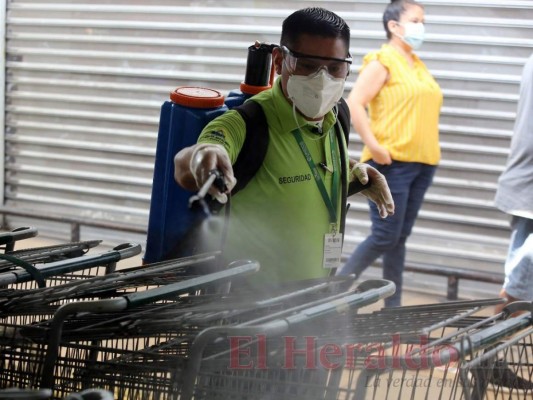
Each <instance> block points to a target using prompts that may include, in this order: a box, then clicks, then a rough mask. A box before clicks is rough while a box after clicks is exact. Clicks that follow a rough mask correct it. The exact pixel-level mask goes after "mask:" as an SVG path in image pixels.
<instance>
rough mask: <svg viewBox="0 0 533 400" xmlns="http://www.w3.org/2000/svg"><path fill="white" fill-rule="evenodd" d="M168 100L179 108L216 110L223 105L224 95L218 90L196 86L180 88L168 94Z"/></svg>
mask: <svg viewBox="0 0 533 400" xmlns="http://www.w3.org/2000/svg"><path fill="white" fill-rule="evenodd" d="M170 100H172V102H173V103H176V104H179V105H180V106H185V107H192V108H216V107H220V106H223V105H224V95H222V93H220V92H219V91H218V90H214V89H208V88H203V87H198V86H180V87H178V88H176V89H175V90H174V91H172V92H170Z"/></svg>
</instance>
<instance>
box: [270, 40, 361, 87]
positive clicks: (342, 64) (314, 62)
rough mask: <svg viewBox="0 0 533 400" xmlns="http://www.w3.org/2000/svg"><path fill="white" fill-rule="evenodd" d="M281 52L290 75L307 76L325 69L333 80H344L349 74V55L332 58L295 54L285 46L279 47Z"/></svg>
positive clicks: (350, 58) (350, 60)
mask: <svg viewBox="0 0 533 400" xmlns="http://www.w3.org/2000/svg"><path fill="white" fill-rule="evenodd" d="M281 50H282V51H283V56H284V57H283V58H284V60H285V65H286V66H287V69H288V70H289V73H290V74H293V75H305V76H309V75H313V74H315V73H317V72H318V71H320V70H321V69H325V70H326V71H327V72H328V74H330V75H331V76H333V77H334V78H343V79H344V78H346V77H347V76H348V74H349V73H350V64H351V63H352V57H351V56H350V55H349V54H348V57H346V58H334V57H321V56H312V55H309V54H303V53H297V52H294V51H291V50H289V49H288V48H287V47H286V46H281Z"/></svg>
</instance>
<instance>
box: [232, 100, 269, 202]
mask: <svg viewBox="0 0 533 400" xmlns="http://www.w3.org/2000/svg"><path fill="white" fill-rule="evenodd" d="M233 109H234V110H236V111H237V112H238V113H239V114H240V115H241V117H242V119H243V120H244V122H245V124H246V137H245V138H244V143H243V145H242V148H241V151H240V152H239V155H238V157H237V160H236V161H235V164H233V174H234V175H235V178H236V179H237V185H235V187H234V188H233V190H232V191H231V194H232V195H233V196H234V195H235V194H236V193H237V192H238V191H239V190H241V189H243V188H244V187H245V186H246V185H247V184H248V182H250V180H251V179H252V178H253V177H254V176H255V174H256V173H257V171H258V170H259V168H261V165H263V160H264V159H265V156H266V152H267V149H268V142H269V135H268V123H267V120H266V116H265V113H264V111H263V108H262V107H261V105H259V103H257V102H255V101H253V100H248V101H246V102H245V103H244V104H242V105H240V106H237V107H235V108H233Z"/></svg>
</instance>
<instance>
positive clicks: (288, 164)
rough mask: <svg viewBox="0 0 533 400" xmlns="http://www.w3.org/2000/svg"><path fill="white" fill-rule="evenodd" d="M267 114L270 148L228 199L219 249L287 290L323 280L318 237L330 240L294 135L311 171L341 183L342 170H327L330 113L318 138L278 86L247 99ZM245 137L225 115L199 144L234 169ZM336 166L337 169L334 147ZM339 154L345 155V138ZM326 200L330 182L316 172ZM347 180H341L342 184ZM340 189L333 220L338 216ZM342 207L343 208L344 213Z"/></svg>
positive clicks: (236, 119) (234, 116)
mask: <svg viewBox="0 0 533 400" xmlns="http://www.w3.org/2000/svg"><path fill="white" fill-rule="evenodd" d="M253 100H254V101H256V102H258V103H259V104H260V105H261V106H262V108H263V111H264V112H265V116H266V119H267V122H268V126H269V135H270V139H269V140H270V141H269V146H268V150H267V153H266V156H265V159H264V162H263V164H262V166H261V168H260V169H259V171H258V172H257V173H256V175H255V176H254V178H253V179H252V180H251V181H250V182H249V183H248V185H247V186H246V187H245V188H244V189H243V190H241V191H240V192H239V193H237V194H236V195H235V196H234V197H232V198H231V217H230V221H229V228H228V235H227V239H226V243H225V247H224V256H225V258H226V260H237V259H254V260H257V261H259V263H260V265H261V270H260V272H259V273H258V275H257V276H255V277H254V279H255V280H256V281H262V282H274V283H275V282H287V281H294V280H301V279H311V278H318V277H322V276H326V275H327V274H328V273H329V270H327V269H324V268H323V255H324V235H325V234H326V233H329V232H331V224H330V214H329V213H328V208H327V207H326V205H325V202H324V199H323V197H322V195H321V194H320V191H319V189H318V187H317V183H316V181H315V179H314V177H313V174H312V171H311V168H310V166H309V164H308V162H307V161H306V159H305V157H304V155H303V153H302V150H301V149H300V147H299V145H298V142H297V140H296V139H295V137H294V135H293V133H292V131H293V130H295V129H296V128H297V127H298V126H300V127H301V128H300V131H301V133H302V136H303V140H304V142H305V145H306V146H307V148H308V149H309V153H310V154H311V157H312V160H313V162H314V163H315V164H316V165H319V163H325V164H326V165H327V167H328V169H330V170H332V169H333V168H335V171H337V174H338V175H339V176H340V175H341V173H340V165H336V166H333V161H332V157H331V151H330V138H329V136H328V135H334V136H335V128H334V124H335V120H336V118H335V115H334V113H333V112H330V113H328V114H327V115H326V116H325V118H324V122H323V132H326V134H317V133H316V131H315V132H312V129H311V126H310V125H309V124H308V123H307V121H306V120H305V119H304V118H303V117H301V116H300V115H299V114H298V113H296V116H295V114H294V112H293V108H292V105H291V104H290V103H289V102H288V101H287V99H286V98H285V96H284V95H283V92H282V89H281V80H280V79H279V78H278V80H277V81H276V83H275V85H274V87H273V88H272V89H271V90H266V91H264V92H262V93H260V94H258V95H256V96H254V97H253ZM245 135H246V129H245V123H244V121H243V119H242V118H241V116H240V115H239V114H238V113H237V112H236V111H229V112H226V113H225V114H223V115H222V116H220V117H218V118H217V119H215V120H213V121H212V122H210V123H209V124H208V125H207V126H206V127H205V128H204V130H203V131H202V133H201V135H200V138H199V140H198V141H199V142H201V143H218V144H222V145H224V147H225V148H226V150H227V151H228V154H229V156H230V158H231V161H232V163H234V162H235V160H236V159H237V156H238V154H239V151H240V149H241V147H242V144H243V142H244V138H245ZM335 144H336V145H335V148H334V151H335V152H336V159H337V160H338V162H345V163H346V166H347V164H348V160H347V159H346V160H342V161H339V159H340V157H339V151H338V144H337V139H335ZM341 146H344V148H346V143H345V141H344V138H343V139H342V143H341ZM318 170H319V174H320V175H321V177H322V179H323V181H324V184H325V187H326V189H327V192H328V195H329V197H330V198H331V190H332V183H333V179H332V174H331V173H330V172H328V171H326V170H325V169H324V168H322V167H320V166H319V167H318ZM345 179H347V178H346V177H345ZM340 191H341V185H340V181H339V185H338V194H337V199H338V201H337V204H336V205H335V206H336V207H335V208H336V210H335V211H336V215H337V226H338V224H339V222H340V214H341V208H340V207H341V204H340V202H341V197H342V196H341V194H340ZM344 206H345V205H344V204H343V205H342V207H344Z"/></svg>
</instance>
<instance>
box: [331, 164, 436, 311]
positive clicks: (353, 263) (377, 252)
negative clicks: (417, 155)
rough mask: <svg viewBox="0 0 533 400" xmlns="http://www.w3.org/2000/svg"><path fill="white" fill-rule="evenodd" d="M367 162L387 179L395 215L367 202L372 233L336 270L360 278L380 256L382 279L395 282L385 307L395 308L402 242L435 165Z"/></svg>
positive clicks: (402, 261) (399, 290)
mask: <svg viewBox="0 0 533 400" xmlns="http://www.w3.org/2000/svg"><path fill="white" fill-rule="evenodd" d="M368 164H369V165H371V166H373V167H375V168H376V169H378V170H379V171H380V172H381V173H382V174H383V175H385V177H386V178H387V183H388V184H389V188H390V190H391V193H392V197H393V199H394V205H395V211H394V215H393V216H389V217H387V218H385V219H382V218H381V217H380V216H379V212H378V210H377V207H376V206H375V204H374V203H372V202H371V201H369V202H368V203H369V205H370V218H371V221H372V229H371V233H370V235H369V236H368V237H367V238H366V239H365V240H364V241H363V242H362V243H361V244H360V245H359V246H358V247H357V249H356V250H355V251H354V252H353V253H352V255H351V256H350V258H349V259H348V261H347V262H346V264H345V265H344V266H343V267H341V268H340V269H339V271H337V275H349V274H356V276H357V277H359V276H361V273H362V272H363V271H364V270H365V269H366V268H367V267H368V266H369V265H370V264H372V263H373V262H374V261H375V260H376V259H377V258H378V257H380V256H383V279H387V280H390V281H392V282H394V283H395V284H396V293H395V294H394V295H392V296H390V297H388V298H387V299H385V307H397V306H400V305H401V294H402V280H403V279H402V275H403V269H404V264H405V242H406V240H407V238H408V237H409V235H410V234H411V231H412V229H413V225H414V223H415V220H416V217H417V215H418V211H419V210H420V207H421V206H422V202H423V200H424V195H425V194H426V191H427V189H428V188H429V186H430V185H431V182H432V181H433V176H434V175H435V171H436V169H437V167H436V166H434V165H427V164H421V163H411V162H400V161H393V162H392V164H391V165H379V164H376V163H374V162H373V161H369V162H368Z"/></svg>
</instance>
